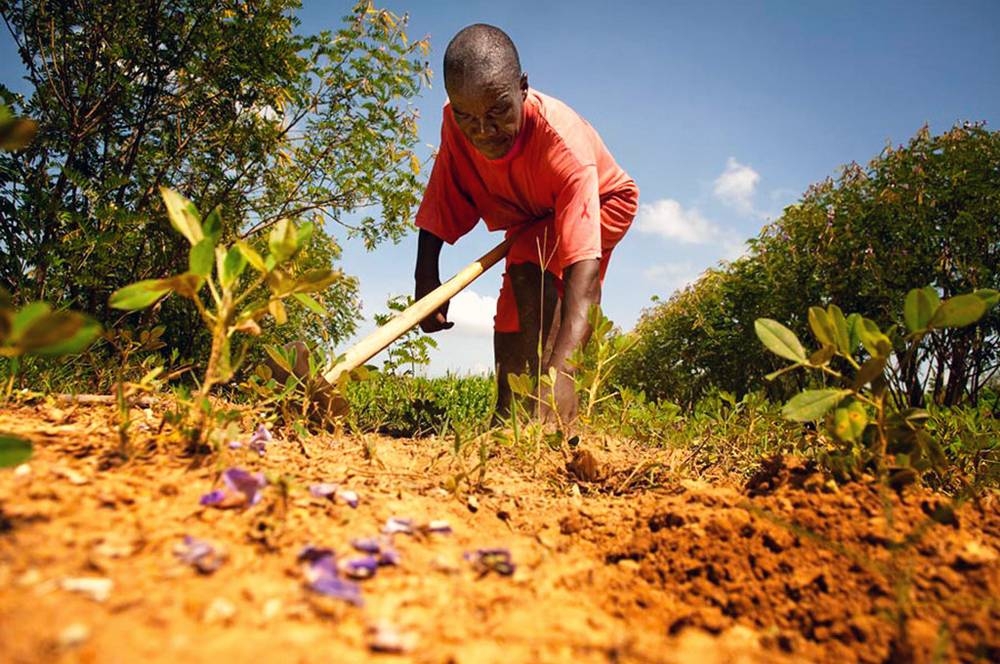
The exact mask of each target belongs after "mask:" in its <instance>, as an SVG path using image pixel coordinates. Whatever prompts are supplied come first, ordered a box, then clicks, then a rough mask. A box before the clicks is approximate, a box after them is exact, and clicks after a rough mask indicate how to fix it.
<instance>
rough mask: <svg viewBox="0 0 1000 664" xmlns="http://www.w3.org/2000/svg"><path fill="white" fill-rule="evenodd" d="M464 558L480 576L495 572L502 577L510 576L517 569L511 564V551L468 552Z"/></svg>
mask: <svg viewBox="0 0 1000 664" xmlns="http://www.w3.org/2000/svg"><path fill="white" fill-rule="evenodd" d="M464 557H465V559H466V560H468V561H469V562H471V563H472V564H473V566H474V567H475V568H476V569H477V570H479V572H480V574H486V573H487V572H490V571H493V572H496V573H497V574H500V575H502V576H510V575H511V574H513V573H514V570H515V569H516V567H517V566H516V565H515V564H514V563H513V562H511V558H510V550H509V549H499V548H498V549H476V550H475V551H466V553H465V556H464Z"/></svg>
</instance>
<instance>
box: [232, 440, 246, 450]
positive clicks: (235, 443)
mask: <svg viewBox="0 0 1000 664" xmlns="http://www.w3.org/2000/svg"><path fill="white" fill-rule="evenodd" d="M241 447H243V443H241V442H240V441H238V440H231V441H229V449H231V450H238V449H240V448H241Z"/></svg>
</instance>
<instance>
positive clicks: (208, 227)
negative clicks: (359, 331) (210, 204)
mask: <svg viewBox="0 0 1000 664" xmlns="http://www.w3.org/2000/svg"><path fill="white" fill-rule="evenodd" d="M202 231H203V232H204V233H205V237H206V238H211V240H212V244H213V245H214V244H218V243H219V238H220V237H222V206H221V205H216V206H215V207H214V208H213V209H212V211H211V212H209V213H208V216H207V217H205V221H204V222H203V223H202Z"/></svg>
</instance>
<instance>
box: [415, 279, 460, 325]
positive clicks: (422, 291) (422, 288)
mask: <svg viewBox="0 0 1000 664" xmlns="http://www.w3.org/2000/svg"><path fill="white" fill-rule="evenodd" d="M440 285H441V280H440V279H430V278H426V279H417V286H416V289H415V291H414V294H413V296H414V298H415V299H416V300H420V299H422V298H423V297H424V296H425V295H427V294H428V293H430V292H431V291H433V290H434V289H435V288H437V287H438V286H440ZM448 304H449V302H445V303H444V304H442V305H441V306H440V307H438V308H437V309H436V310H435V311H434V312H433V313H432V314H431V315H430V316H428V317H427V318H425V319H423V320H422V321H420V329H421V330H423V331H424V332H427V333H430V332H438V331H440V330H449V329H451V328H453V327H455V324H454V323H452V322H451V321H449V320H448Z"/></svg>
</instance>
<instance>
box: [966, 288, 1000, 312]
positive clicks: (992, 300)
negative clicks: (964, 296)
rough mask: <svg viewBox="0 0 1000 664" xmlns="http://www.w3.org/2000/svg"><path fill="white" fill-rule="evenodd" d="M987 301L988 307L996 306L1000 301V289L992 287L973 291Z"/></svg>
mask: <svg viewBox="0 0 1000 664" xmlns="http://www.w3.org/2000/svg"><path fill="white" fill-rule="evenodd" d="M972 294H973V295H975V296H976V297H978V298H980V299H981V300H983V301H984V302H985V303H986V306H987V308H992V307H995V306H996V305H997V304H998V303H1000V291H996V290H993V289H992V288H980V289H978V290H976V291H974V292H973V293H972Z"/></svg>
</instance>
